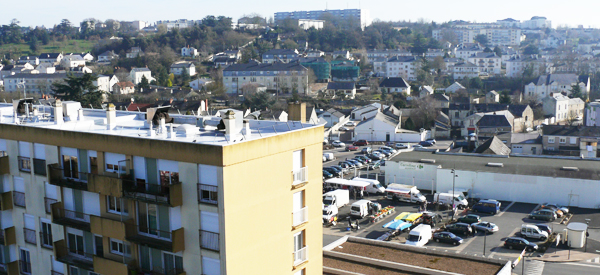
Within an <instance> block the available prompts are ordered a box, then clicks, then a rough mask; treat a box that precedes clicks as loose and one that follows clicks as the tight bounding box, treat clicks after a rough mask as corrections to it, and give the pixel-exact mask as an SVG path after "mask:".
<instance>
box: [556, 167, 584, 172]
mask: <svg viewBox="0 0 600 275" xmlns="http://www.w3.org/2000/svg"><path fill="white" fill-rule="evenodd" d="M560 170H565V171H579V168H577V167H563V168H560Z"/></svg>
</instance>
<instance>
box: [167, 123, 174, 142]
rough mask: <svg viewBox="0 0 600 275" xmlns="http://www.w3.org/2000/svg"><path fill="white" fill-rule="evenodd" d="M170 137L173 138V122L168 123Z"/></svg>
mask: <svg viewBox="0 0 600 275" xmlns="http://www.w3.org/2000/svg"><path fill="white" fill-rule="evenodd" d="M168 137H169V138H170V139H175V133H173V123H171V124H170V125H169V136H168Z"/></svg>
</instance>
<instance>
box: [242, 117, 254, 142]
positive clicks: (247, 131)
mask: <svg viewBox="0 0 600 275" xmlns="http://www.w3.org/2000/svg"><path fill="white" fill-rule="evenodd" d="M242 134H244V136H245V137H246V140H249V139H250V137H251V136H252V130H250V121H248V120H247V119H245V120H244V129H242Z"/></svg>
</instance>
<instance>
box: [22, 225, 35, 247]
mask: <svg viewBox="0 0 600 275" xmlns="http://www.w3.org/2000/svg"><path fill="white" fill-rule="evenodd" d="M23 236H24V237H23V238H24V239H25V242H26V243H28V244H37V240H36V238H35V230H33V229H28V228H23Z"/></svg>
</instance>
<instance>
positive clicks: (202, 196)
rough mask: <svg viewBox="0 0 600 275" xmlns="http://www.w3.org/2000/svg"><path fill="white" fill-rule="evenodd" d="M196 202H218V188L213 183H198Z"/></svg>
mask: <svg viewBox="0 0 600 275" xmlns="http://www.w3.org/2000/svg"><path fill="white" fill-rule="evenodd" d="M198 203H208V204H218V203H219V188H218V187H217V186H214V185H206V184H201V183H198Z"/></svg>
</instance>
